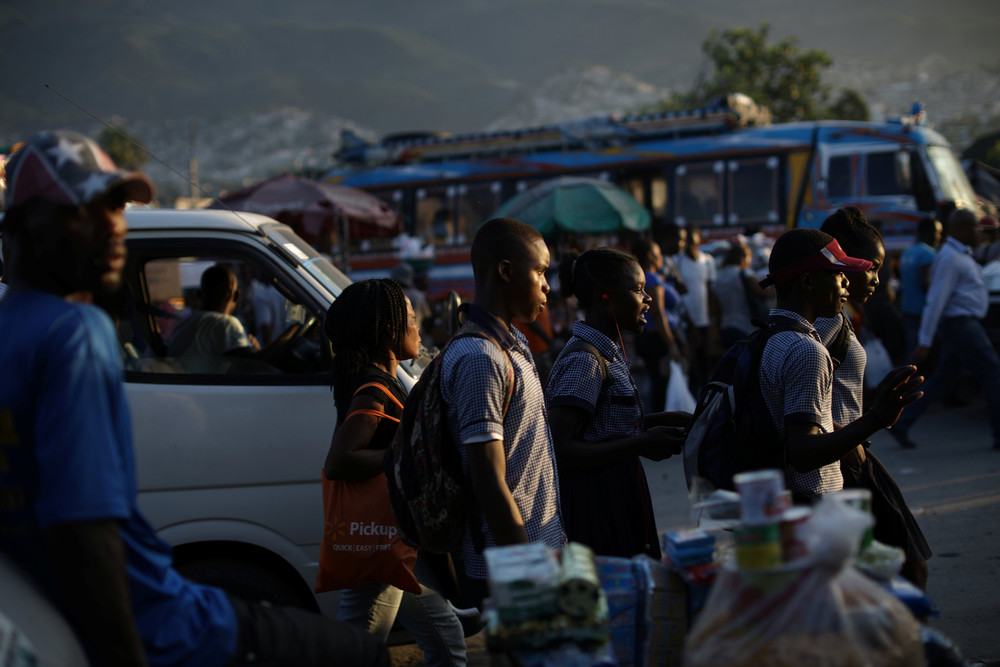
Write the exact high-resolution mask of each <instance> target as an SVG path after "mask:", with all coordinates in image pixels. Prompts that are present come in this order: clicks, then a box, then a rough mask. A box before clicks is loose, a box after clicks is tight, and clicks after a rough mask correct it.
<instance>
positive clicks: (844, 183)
mask: <svg viewBox="0 0 1000 667" xmlns="http://www.w3.org/2000/svg"><path fill="white" fill-rule="evenodd" d="M852 160H853V157H852V156H850V155H838V156H836V157H831V158H830V161H829V163H828V165H827V174H828V176H827V181H826V196H827V197H830V198H831V199H833V198H840V197H850V196H851V195H852V194H853V193H854V184H853V183H852V179H851V161H852Z"/></svg>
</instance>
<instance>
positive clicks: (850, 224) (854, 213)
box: [820, 206, 883, 259]
mask: <svg viewBox="0 0 1000 667" xmlns="http://www.w3.org/2000/svg"><path fill="white" fill-rule="evenodd" d="M820 230H822V231H824V232H826V233H827V234H829V235H830V236H832V237H833V238H835V239H837V243H839V244H840V248H841V250H843V251H844V252H846V253H847V254H848V256H850V257H861V258H862V259H866V258H869V257H872V256H873V255H874V254H875V253H876V252H877V250H878V248H880V247H882V245H883V243H882V234H881V233H880V232H879V231H878V230H877V229H876V228H875V227H874V225H872V224H871V223H870V222H868V219H867V218H865V214H864V213H862V212H861V209H859V208H858V207H857V206H845V207H844V208H838V209H837V210H836V211H835V212H834V213H833V214H831V215H830V216H829V217H828V218H827V219H826V220H824V221H823V224H822V225H821V226H820Z"/></svg>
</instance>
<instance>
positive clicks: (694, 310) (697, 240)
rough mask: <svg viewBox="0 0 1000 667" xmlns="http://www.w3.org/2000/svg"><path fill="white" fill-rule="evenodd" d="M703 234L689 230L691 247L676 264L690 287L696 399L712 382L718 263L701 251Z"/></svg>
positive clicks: (692, 383) (690, 340) (684, 299)
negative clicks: (710, 346)
mask: <svg viewBox="0 0 1000 667" xmlns="http://www.w3.org/2000/svg"><path fill="white" fill-rule="evenodd" d="M700 245H701V231H700V230H699V229H698V228H697V227H695V226H691V227H688V230H687V244H686V245H685V246H684V249H683V251H682V252H680V253H678V254H677V255H676V256H674V262H676V264H677V269H678V271H679V272H680V274H681V279H682V280H683V281H684V284H685V285H687V288H688V289H687V292H686V293H684V294H682V295H681V301H682V302H683V303H684V307H685V309H686V310H687V314H688V318H689V319H690V321H691V330H690V331H689V332H688V344H689V345H690V350H691V351H690V361H691V371H690V377H689V384H690V386H691V391H692V393H694V394H695V395H697V394H698V392H699V391H700V390H701V386H702V384H704V383H705V382H706V381H707V380H708V373H709V371H710V369H709V367H708V342H709V340H708V338H709V331H710V330H711V324H712V318H711V315H710V312H711V311H710V308H709V299H711V298H712V296H711V294H712V292H711V285H712V283H714V282H715V260H714V259H712V256H711V255H709V254H708V253H704V252H702V251H701V250H700V249H699V246H700Z"/></svg>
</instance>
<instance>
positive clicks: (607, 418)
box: [545, 322, 642, 442]
mask: <svg viewBox="0 0 1000 667" xmlns="http://www.w3.org/2000/svg"><path fill="white" fill-rule="evenodd" d="M577 338H581V339H583V340H585V341H587V342H588V343H590V344H591V345H593V346H594V347H596V348H597V350H598V352H600V353H601V355H602V356H603V357H604V358H605V359H606V360H607V361H608V376H609V377H608V383H607V385H608V386H607V391H606V392H604V391H602V390H603V389H604V378H603V376H602V375H601V366H600V362H599V361H598V360H597V358H596V357H595V356H594V355H593V354H591V353H590V352H587V351H584V350H578V351H570V352H569V354H566V353H565V348H563V352H560V353H559V356H558V357H557V358H556V361H555V363H554V364H553V365H552V371H551V373H550V375H549V384H548V386H547V387H546V388H545V399H546V402H547V404H548V407H549V408H553V407H560V406H568V407H573V408H580V409H582V410H584V411H585V412H586V413H587V414H588V415H590V417H591V418H590V419H589V420H588V421H587V424H586V427H585V429H584V431H583V434H582V436H581V437H582V439H583V440H586V441H588V442H599V441H603V440H612V439H614V438H624V437H628V436H630V435H634V434H635V433H637V432H638V431H639V430H641V429H642V406H641V401H640V400H639V396H638V392H637V390H636V387H635V384H634V383H633V381H632V375H631V373H630V370H629V365H628V362H627V361H626V360H625V356H624V355H623V354H622V352H621V348H619V347H618V345H617V344H615V343H614V342H613V341H612V340H611V339H610V338H608V337H607V336H605V335H604V334H603V333H601V332H600V331H598V330H597V329H594V328H593V327H591V326H588V325H587V324H585V323H583V322H577V323H576V324H574V325H573V337H572V338H570V340H569V342H568V343H567V344H566V347H569V344H570V343H572V342H573V340H574V339H577Z"/></svg>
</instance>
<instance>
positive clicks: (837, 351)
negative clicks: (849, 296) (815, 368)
mask: <svg viewBox="0 0 1000 667" xmlns="http://www.w3.org/2000/svg"><path fill="white" fill-rule="evenodd" d="M849 334H850V326H849V325H848V324H847V318H846V317H845V316H844V315H843V313H841V315H840V330H839V331H838V332H837V335H836V336H835V337H834V339H833V340H832V341H830V344H829V345H827V346H826V349H827V350H829V351H830V358H831V359H833V369H834V370H836V369H837V368H838V367H839V366H840V364H842V363H844V359H846V358H847V347H848V343H849V340H850V335H849Z"/></svg>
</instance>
